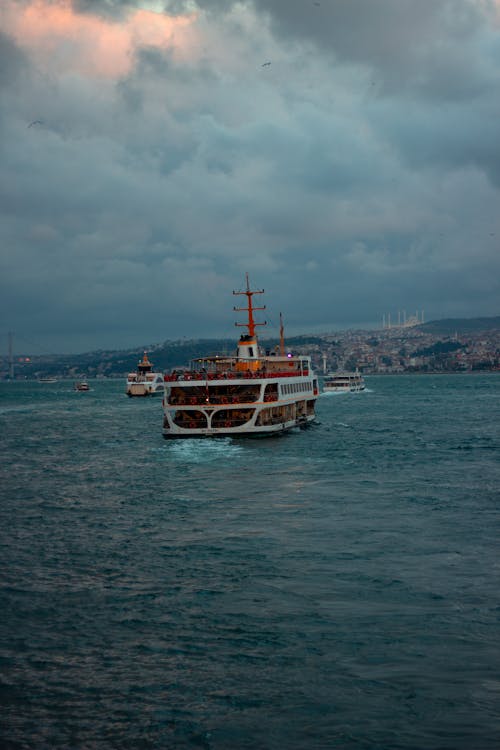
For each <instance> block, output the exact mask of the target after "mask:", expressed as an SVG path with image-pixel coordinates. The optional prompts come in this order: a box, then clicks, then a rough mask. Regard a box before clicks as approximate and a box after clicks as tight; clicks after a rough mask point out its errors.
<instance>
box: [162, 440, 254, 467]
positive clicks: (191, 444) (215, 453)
mask: <svg viewBox="0 0 500 750" xmlns="http://www.w3.org/2000/svg"><path fill="white" fill-rule="evenodd" d="M165 449H166V450H167V451H168V453H169V454H170V455H172V456H174V457H175V459H176V461H180V462H183V463H189V464H204V463H211V462H212V461H220V460H221V458H223V459H224V460H227V459H228V458H229V459H231V458H233V457H234V456H237V455H239V454H241V453H242V452H243V450H244V448H243V446H242V445H240V444H237V443H234V442H233V440H232V439H231V438H218V439H217V440H200V439H193V440H190V439H189V438H186V439H184V440H176V441H175V442H171V443H170V442H169V443H167V445H166V446H165Z"/></svg>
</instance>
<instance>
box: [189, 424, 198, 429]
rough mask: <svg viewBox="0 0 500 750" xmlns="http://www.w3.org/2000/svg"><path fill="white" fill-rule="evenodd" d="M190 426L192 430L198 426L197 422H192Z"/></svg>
mask: <svg viewBox="0 0 500 750" xmlns="http://www.w3.org/2000/svg"><path fill="white" fill-rule="evenodd" d="M189 427H190V429H191V430H194V429H195V427H196V422H190V423H189Z"/></svg>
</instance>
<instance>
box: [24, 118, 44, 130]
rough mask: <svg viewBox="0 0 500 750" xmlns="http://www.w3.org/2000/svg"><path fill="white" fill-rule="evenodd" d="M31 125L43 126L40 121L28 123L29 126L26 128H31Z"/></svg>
mask: <svg viewBox="0 0 500 750" xmlns="http://www.w3.org/2000/svg"><path fill="white" fill-rule="evenodd" d="M33 125H43V121H42V120H33V122H30V124H29V125H28V127H29V128H32V127H33Z"/></svg>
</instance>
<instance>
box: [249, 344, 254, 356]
mask: <svg viewBox="0 0 500 750" xmlns="http://www.w3.org/2000/svg"><path fill="white" fill-rule="evenodd" d="M248 356H249V357H253V346H249V347H248Z"/></svg>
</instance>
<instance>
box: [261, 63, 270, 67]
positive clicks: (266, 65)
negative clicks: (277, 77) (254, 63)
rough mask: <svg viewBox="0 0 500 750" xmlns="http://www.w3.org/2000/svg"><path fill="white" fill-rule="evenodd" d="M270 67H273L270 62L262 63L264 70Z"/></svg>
mask: <svg viewBox="0 0 500 750" xmlns="http://www.w3.org/2000/svg"><path fill="white" fill-rule="evenodd" d="M270 65H271V63H270V62H265V63H262V67H263V68H268V67H269V66H270Z"/></svg>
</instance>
